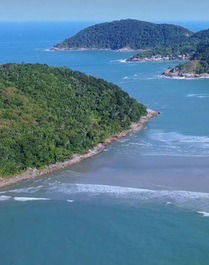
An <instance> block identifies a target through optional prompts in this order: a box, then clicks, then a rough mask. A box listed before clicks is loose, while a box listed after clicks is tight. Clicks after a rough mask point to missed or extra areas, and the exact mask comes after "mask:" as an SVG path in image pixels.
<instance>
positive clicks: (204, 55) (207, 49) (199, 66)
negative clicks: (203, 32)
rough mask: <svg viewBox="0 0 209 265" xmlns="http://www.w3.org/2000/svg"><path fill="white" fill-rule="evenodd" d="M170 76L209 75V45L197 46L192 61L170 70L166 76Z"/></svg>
mask: <svg viewBox="0 0 209 265" xmlns="http://www.w3.org/2000/svg"><path fill="white" fill-rule="evenodd" d="M169 74H171V75H178V76H184V75H188V74H191V75H201V74H209V43H204V44H202V43H201V44H199V45H197V50H196V52H195V53H194V54H193V55H192V56H191V58H190V61H189V62H187V63H184V64H180V65H178V66H176V67H174V68H172V69H169V70H168V71H167V72H166V75H169Z"/></svg>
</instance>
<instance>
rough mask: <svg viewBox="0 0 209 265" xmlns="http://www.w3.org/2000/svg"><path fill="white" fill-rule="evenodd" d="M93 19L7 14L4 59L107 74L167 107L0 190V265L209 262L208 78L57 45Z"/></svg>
mask: <svg viewBox="0 0 209 265" xmlns="http://www.w3.org/2000/svg"><path fill="white" fill-rule="evenodd" d="M90 24H92V23H35V24H34V23H27V24H25V23H16V24H15V23H2V24H0V32H1V33H0V62H1V63H8V62H16V63H22V62H24V63H46V64H48V65H50V66H65V67H69V68H72V69H74V70H79V71H81V72H84V73H87V74H91V75H94V76H97V77H101V78H104V79H106V80H108V81H111V82H114V83H116V84H118V85H119V86H120V87H121V88H122V89H124V90H125V91H127V92H128V93H129V94H130V95H131V96H132V97H134V98H136V99H137V100H138V101H140V102H143V103H144V104H146V105H147V107H149V108H151V109H154V110H157V111H160V113H161V115H160V117H159V118H157V119H155V120H153V121H151V122H150V123H149V124H148V125H147V128H145V129H144V130H143V131H142V132H139V133H137V134H134V135H132V136H129V137H127V138H124V139H122V140H120V141H119V142H117V143H114V144H113V145H111V146H110V147H108V148H107V149H106V150H105V151H104V152H103V153H101V154H99V155H98V156H96V157H94V158H91V159H89V160H86V161H83V162H82V163H80V164H79V165H76V166H74V167H71V168H69V169H66V170H64V171H61V172H58V173H55V174H52V175H49V176H46V177H44V178H40V179H35V180H33V181H26V182H24V183H21V184H19V185H16V186H14V187H10V188H9V189H5V190H1V191H0V264H2V265H29V264H30V265H69V264H72V265H139V264H143V265H177V264H178V265H188V264H189V265H205V264H207V263H208V260H209V251H208V250H209V173H208V172H209V122H208V113H209V80H206V79H201V80H170V79H166V78H162V77H161V73H162V72H163V71H164V70H165V69H167V68H168V67H170V66H174V65H176V64H177V63H178V62H166V63H165V62H160V63H124V59H126V58H128V57H130V56H132V55H133V54H134V53H120V52H110V51H83V52H79V51H76V52H72V51H71V52H66V51H65V52H64V51H62V52H58V51H56V52H55V51H50V48H51V47H52V46H53V45H54V44H56V43H58V42H60V41H62V40H63V39H65V38H67V37H68V36H71V35H73V34H75V33H76V32H77V31H79V30H80V29H82V28H84V27H86V26H88V25H90ZM206 24H207V23H188V25H187V26H188V27H189V28H190V29H192V30H194V31H195V30H200V29H205V28H207V26H208V27H209V23H208V24H207V25H206Z"/></svg>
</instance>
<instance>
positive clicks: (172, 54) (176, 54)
mask: <svg viewBox="0 0 209 265" xmlns="http://www.w3.org/2000/svg"><path fill="white" fill-rule="evenodd" d="M195 50H196V47H194V46H193V45H190V44H187V45H186V44H185V45H179V46H174V47H169V48H153V49H148V50H144V51H141V52H139V53H137V54H136V55H134V56H132V57H131V58H129V59H127V61H128V62H134V61H143V60H144V59H148V60H149V59H150V60H153V61H154V60H182V59H183V60H185V59H189V58H190V56H191V54H193V53H194V52H195Z"/></svg>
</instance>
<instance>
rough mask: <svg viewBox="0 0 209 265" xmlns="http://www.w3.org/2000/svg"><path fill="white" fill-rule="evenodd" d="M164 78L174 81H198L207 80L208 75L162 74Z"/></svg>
mask: <svg viewBox="0 0 209 265" xmlns="http://www.w3.org/2000/svg"><path fill="white" fill-rule="evenodd" d="M162 76H164V77H165V78H168V79H175V80H194V79H196V80H198V79H209V74H182V75H178V74H169V73H168V74H166V73H165V74H162Z"/></svg>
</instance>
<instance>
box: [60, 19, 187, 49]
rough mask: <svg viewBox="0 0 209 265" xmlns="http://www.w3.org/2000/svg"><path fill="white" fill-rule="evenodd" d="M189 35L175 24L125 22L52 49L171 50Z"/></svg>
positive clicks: (83, 33) (92, 29) (100, 26)
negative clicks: (166, 48)
mask: <svg viewBox="0 0 209 265" xmlns="http://www.w3.org/2000/svg"><path fill="white" fill-rule="evenodd" d="M191 35H192V32H191V31H189V30H187V29H185V28H183V27H180V26H175V25H170V24H154V23H149V22H143V21H138V20H134V19H126V20H120V21H113V22H110V23H102V24H97V25H94V26H91V27H88V28H86V29H84V30H82V31H80V32H79V33H77V34H76V35H75V36H73V37H72V38H69V39H66V40H65V41H63V42H62V43H60V44H57V45H56V46H55V48H61V49H76V48H78V49H79V48H96V49H112V50H118V49H122V48H125V47H128V48H131V49H134V50H137V49H148V48H165V47H172V46H173V45H174V43H175V45H177V44H181V43H184V42H185V41H187V40H188V38H189V37H190V36H191Z"/></svg>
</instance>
